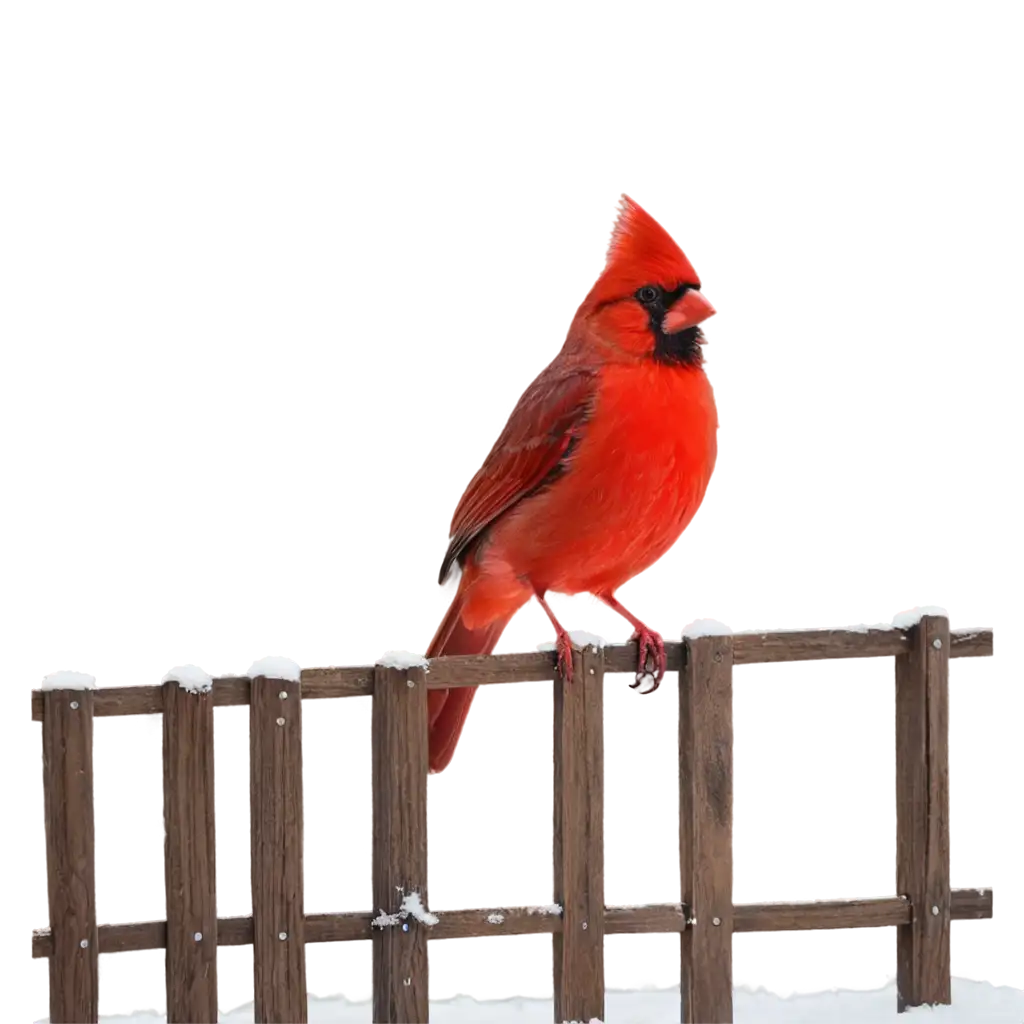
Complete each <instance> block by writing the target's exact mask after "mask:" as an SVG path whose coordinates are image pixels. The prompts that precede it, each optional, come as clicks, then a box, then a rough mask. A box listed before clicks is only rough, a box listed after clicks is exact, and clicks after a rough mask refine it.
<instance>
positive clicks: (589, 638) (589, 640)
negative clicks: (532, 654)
mask: <svg viewBox="0 0 1024 1024" xmlns="http://www.w3.org/2000/svg"><path fill="white" fill-rule="evenodd" d="M569 639H570V640H571V641H572V642H573V645H574V646H576V647H581V648H582V647H605V646H607V644H608V641H607V640H605V638H604V637H603V636H598V635H597V634H596V633H588V632H587V631H586V630H585V629H570V630H569ZM554 649H555V642H554V640H545V641H544V643H542V644H537V650H538V651H542V652H543V653H545V654H546V653H547V652H548V651H553V650H554Z"/></svg>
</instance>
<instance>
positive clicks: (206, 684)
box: [160, 665, 213, 693]
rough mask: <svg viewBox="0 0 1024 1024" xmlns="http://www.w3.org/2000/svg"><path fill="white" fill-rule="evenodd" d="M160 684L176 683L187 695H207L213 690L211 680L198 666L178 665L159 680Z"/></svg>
mask: <svg viewBox="0 0 1024 1024" xmlns="http://www.w3.org/2000/svg"><path fill="white" fill-rule="evenodd" d="M160 681H161V682H162V683H177V684H178V685H179V686H180V687H181V688H182V689H183V690H187V691H188V692H189V693H209V692H210V690H212V689H213V678H212V677H211V675H210V673H209V672H206V671H205V670H203V669H201V668H200V667H199V666H198V665H178V666H177V667H175V668H172V669H171V670H170V672H168V673H167V675H165V676H164V677H163V679H161V680H160Z"/></svg>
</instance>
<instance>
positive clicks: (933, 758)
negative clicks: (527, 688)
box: [32, 614, 993, 1024]
mask: <svg viewBox="0 0 1024 1024" xmlns="http://www.w3.org/2000/svg"><path fill="white" fill-rule="evenodd" d="M665 646H666V653H667V657H668V668H669V670H670V671H674V672H677V673H678V677H679V697H680V699H679V811H680V813H679V864H680V890H679V895H680V897H681V898H680V900H679V902H677V903H663V904H650V905H644V906H619V907H615V906H613V907H609V906H606V905H605V902H604V827H603V820H604V806H603V793H604V768H603V749H604V741H603V713H602V701H603V687H604V685H605V681H604V677H605V676H606V675H607V674H609V673H619V672H622V673H630V674H632V673H633V672H634V671H635V667H636V661H637V655H638V652H637V647H636V644H635V643H630V644H619V645H613V646H608V647H603V648H602V647H594V646H588V647H585V648H582V649H577V650H575V651H574V655H573V666H574V670H573V681H572V682H567V681H566V680H565V679H563V678H562V677H561V676H560V674H559V672H558V669H557V666H556V663H555V656H554V654H553V653H548V652H538V653H530V654H510V655H489V656H480V657H478V656H461V657H446V658H435V659H433V660H431V661H429V662H426V663H424V664H421V665H416V666H412V667H409V668H396V667H385V666H382V665H377V666H367V667H361V668H323V669H307V670H303V671H302V672H301V673H298V671H297V667H296V672H295V673H294V675H293V678H291V679H288V680H284V679H277V678H270V677H264V676H258V677H257V678H254V679H250V678H248V677H227V678H221V679H215V680H212V682H211V683H210V685H209V686H200V687H198V688H196V687H194V686H192V685H189V686H188V687H186V688H182V687H180V686H179V685H178V684H177V683H176V682H165V683H164V684H163V685H161V686H138V687H119V688H111V689H98V690H93V689H90V690H84V691H82V690H72V689H66V690H61V689H48V690H46V691H45V692H43V691H34V692H33V694H32V718H33V719H35V720H37V721H41V722H42V723H43V730H42V731H43V783H44V798H45V821H46V830H47V847H46V848H47V878H48V884H49V904H50V927H49V928H45V929H41V930H38V931H36V932H34V933H33V936H32V956H33V957H37V958H48V959H49V965H50V1019H51V1021H52V1022H53V1024H60V1022H61V1021H71V1020H91V1021H94V1020H96V1018H97V1013H98V972H97V958H98V955H99V954H100V953H118V952H127V951H130V950H142V949H165V950H166V966H167V970H166V978H167V1007H168V1010H167V1019H168V1021H169V1022H171V1024H174V1022H177V1021H204V1020H216V1016H217V949H218V948H219V947H220V946H240V945H251V946H252V947H253V971H254V991H255V1007H254V1010H255V1018H256V1020H257V1021H268V1022H269V1021H304V1020H305V1019H306V1014H307V996H306V977H305V946H306V945H307V944H309V943H319V942H351V941H360V940H369V941H371V942H372V944H373V1019H374V1021H380V1022H384V1024H389V1022H390V1024H393V1022H396V1021H410V1022H420V1021H422V1022H425V1021H427V1019H428V1014H429V1001H428V971H429V958H428V955H427V949H428V943H429V942H430V941H432V940H438V939H457V938H478V937H484V936H491V935H531V934H548V935H551V936H552V952H553V980H554V1008H555V1020H556V1021H564V1020H589V1019H600V1018H602V1017H603V1015H604V936H605V935H616V934H653V933H663V934H666V933H667V934H678V935H679V937H680V980H681V984H680V1017H681V1020H682V1021H684V1022H686V1021H691V1022H692V1021H701V1022H704V1024H727V1022H729V1021H731V1020H732V936H733V935H734V934H736V933H738V932H771V931H802V930H814V929H822V930H824V929H836V928H842V929H846V928H881V927H893V928H895V929H896V937H897V948H896V954H897V956H896V960H897V989H898V1009H899V1010H901V1011H902V1010H903V1009H905V1008H907V1007H909V1006H916V1005H921V1004H922V1003H942V1002H949V998H950V987H949V986H950V977H949V975H950V968H949V936H950V927H949V926H950V922H951V921H958V920H977V919H982V918H990V917H991V916H992V913H993V895H992V891H991V890H990V889H953V888H951V887H950V881H949V777H948V764H949V761H948V719H949V703H948V674H949V661H950V659H951V658H961V657H984V656H988V655H991V654H992V653H993V636H992V631H991V630H989V629H961V630H950V628H949V622H948V620H947V619H946V618H945V617H944V616H942V615H931V614H926V615H924V616H923V617H922V618H921V620H920V622H919V623H917V624H916V625H914V626H912V627H911V628H909V629H897V628H881V627H878V628H871V627H855V628H851V629H825V630H802V631H795V630H793V631H777V632H749V633H736V634H729V635H722V636H701V637H694V638H689V639H685V640H683V641H676V642H669V643H666V645H665ZM876 657H891V658H892V659H893V661H894V664H895V686H896V730H895V737H896V746H897V756H896V810H897V863H896V873H895V874H896V878H895V881H896V894H895V895H892V896H884V897H880V898H876V899H844V900H830V901H814V902H799V903H747V904H743V903H738V904H734V903H733V900H732V845H733V839H732V769H733V749H732V747H733V736H732V704H733V699H732V690H733V669H734V667H735V666H736V665H753V664H760V663H768V662H787V661H809V660H815V659H831V658H876ZM275 670H281V671H284V670H283V669H277V667H276V666H275ZM541 680H549V681H552V682H553V684H554V690H553V697H554V742H553V755H554V763H553V781H554V790H553V794H552V796H553V802H552V806H553V814H554V818H553V865H554V884H553V896H554V901H555V902H554V903H552V904H550V905H547V906H536V907H492V908H483V909H472V910H451V911H437V910H432V909H431V908H429V901H428V898H427V817H426V815H427V771H428V759H427V699H426V698H427V692H428V691H429V690H431V689H447V688H451V687H459V686H477V685H481V684H491V683H513V682H526V681H541ZM197 689H198V692H188V691H189V690H193V691H195V690H197ZM352 696H369V697H371V699H372V701H373V714H372V754H373V758H372V770H371V779H372V786H373V878H372V886H370V885H368V893H367V895H368V897H369V896H371V895H372V901H373V902H372V907H373V909H372V910H371V911H365V912H346V913H326V914H307V913H306V912H305V910H304V904H303V863H302V862H303V848H302V842H303V807H302V804H303V792H302V715H303V704H304V703H305V701H307V700H313V699H325V698H335V697H352ZM243 704H245V705H249V707H250V712H249V737H250V783H251V785H250V802H251V822H252V828H251V857H252V872H251V875H252V898H253V914H252V915H251V916H248V917H222V918H218V917H217V916H216V892H215V855H214V854H215V843H214V835H215V829H214V800H213V794H214V779H213V774H214V760H213V747H214V715H213V709H214V707H217V706H228V705H243ZM140 714H163V716H164V719H163V727H164V728H163V756H164V793H163V798H164V821H165V829H166V840H165V851H164V852H165V886H166V894H167V920H165V921H144V922H137V923H131V924H108V925H98V924H97V920H96V911H95V906H96V897H95V880H94V863H93V862H94V850H93V846H94V841H93V814H92V806H93V792H92V722H93V719H94V717H95V716H103V715H140Z"/></svg>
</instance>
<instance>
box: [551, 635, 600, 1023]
mask: <svg viewBox="0 0 1024 1024" xmlns="http://www.w3.org/2000/svg"><path fill="white" fill-rule="evenodd" d="M572 667H573V678H572V682H569V683H567V682H566V681H565V680H564V679H562V677H561V676H560V675H559V674H557V673H556V675H555V716H554V717H555V742H554V755H555V773H554V774H555V793H554V812H555V813H554V861H555V902H556V903H557V904H559V905H560V906H561V907H562V930H561V932H555V934H554V979H555V1021H556V1024H559V1022H561V1021H567V1020H579V1021H588V1020H591V1019H594V1018H596V1019H598V1020H603V1019H604V710H603V707H604V651H603V650H602V649H601V648H598V647H586V648H585V649H584V650H583V651H573V659H572Z"/></svg>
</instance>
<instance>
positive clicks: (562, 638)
mask: <svg viewBox="0 0 1024 1024" xmlns="http://www.w3.org/2000/svg"><path fill="white" fill-rule="evenodd" d="M555 651H557V653H558V674H559V675H560V676H561V677H562V678H563V679H564V680H565V681H566V682H567V683H571V682H572V638H571V637H570V636H569V634H568V633H567V632H566V631H565V630H564V629H562V627H561V626H559V627H558V632H557V633H556V634H555Z"/></svg>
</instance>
